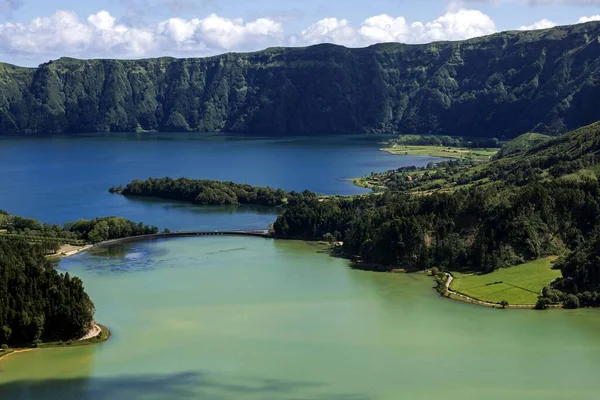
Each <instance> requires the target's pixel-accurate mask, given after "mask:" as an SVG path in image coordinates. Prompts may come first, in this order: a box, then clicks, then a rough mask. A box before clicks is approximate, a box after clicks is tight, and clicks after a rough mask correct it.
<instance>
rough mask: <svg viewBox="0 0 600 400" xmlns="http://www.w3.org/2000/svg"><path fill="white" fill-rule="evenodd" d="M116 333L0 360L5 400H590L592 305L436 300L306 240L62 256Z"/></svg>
mask: <svg viewBox="0 0 600 400" xmlns="http://www.w3.org/2000/svg"><path fill="white" fill-rule="evenodd" d="M61 269H62V270H64V271H68V272H69V273H70V274H73V275H77V276H80V277H81V278H82V279H83V280H84V282H85V285H86V289H87V290H88V292H89V293H90V295H91V296H92V297H93V299H94V300H95V302H96V306H97V308H98V311H97V318H98V320H99V321H101V322H102V323H105V324H106V325H108V326H109V327H110V328H111V329H112V332H113V337H112V338H111V339H110V340H109V341H108V342H106V343H103V344H100V345H96V346H84V347H79V348H70V349H64V348H61V349H49V350H41V351H33V352H29V353H23V354H18V355H13V356H9V357H8V358H7V359H6V360H3V361H1V362H0V369H1V372H0V398H2V399H48V400H59V399H89V400H92V399H93V400H97V399H111V400H113V399H124V400H132V399H133V400H138V399H139V400H142V399H144V400H146V399H175V400H177V399H252V400H269V399H273V400H275V399H277V400H281V399H284V400H287V399H289V400H292V399H344V400H345V399H351V400H355V399H356V400H358V399H381V400H397V399H410V400H413V399H436V398H445V399H448V400H464V399H492V400H496V399H497V400H506V399H519V400H527V399H535V400H537V399H539V400H548V399H571V398H572V399H578V400H585V399H589V400H591V399H597V398H598V397H597V390H598V380H597V374H598V371H599V370H600V339H599V338H598V331H599V330H600V313H598V312H597V311H589V310H580V311H575V312H570V311H562V310H558V311H556V312H555V311H549V312H534V311H530V310H496V309H487V308H480V307H476V306H472V305H468V304H463V303H459V302H454V301H450V300H447V299H443V298H440V297H439V296H438V295H437V293H436V292H435V291H434V290H432V289H431V287H432V284H433V282H432V280H431V279H430V278H428V277H426V276H423V275H418V274H416V275H403V274H377V273H368V272H363V271H355V270H352V269H350V268H348V266H347V264H346V262H345V261H344V260H341V259H337V258H333V257H329V256H328V255H326V254H322V249H320V248H319V247H316V246H314V245H311V244H307V243H303V242H287V241H273V240H268V239H260V238H244V237H202V238H184V239H169V240H164V239H163V240H155V241H150V242H141V243H133V244H130V245H126V246H120V247H119V248H117V249H114V250H113V251H108V250H106V249H102V250H101V251H97V252H92V253H88V254H82V255H79V256H76V257H73V258H70V259H65V260H63V261H62V262H61Z"/></svg>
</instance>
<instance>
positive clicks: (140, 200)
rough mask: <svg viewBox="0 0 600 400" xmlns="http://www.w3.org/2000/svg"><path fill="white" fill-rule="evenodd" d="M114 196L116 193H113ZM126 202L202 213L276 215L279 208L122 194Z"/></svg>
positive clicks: (279, 211)
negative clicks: (197, 202) (199, 202)
mask: <svg viewBox="0 0 600 400" xmlns="http://www.w3.org/2000/svg"><path fill="white" fill-rule="evenodd" d="M115 196H116V195H115ZM123 198H124V199H126V200H127V201H128V202H131V203H135V204H136V205H138V206H143V207H146V208H149V209H151V208H161V209H164V210H179V211H185V212H192V213H202V214H238V213H253V214H260V215H278V214H280V213H281V209H280V208H276V207H267V206H259V205H245V204H244V205H198V204H192V203H188V202H185V201H178V200H165V199H159V198H156V197H136V196H127V197H125V196H123Z"/></svg>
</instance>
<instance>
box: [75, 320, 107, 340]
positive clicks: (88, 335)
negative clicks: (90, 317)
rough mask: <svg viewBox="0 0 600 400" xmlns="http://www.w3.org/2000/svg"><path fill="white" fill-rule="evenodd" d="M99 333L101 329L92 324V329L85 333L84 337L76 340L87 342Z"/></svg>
mask: <svg viewBox="0 0 600 400" xmlns="http://www.w3.org/2000/svg"><path fill="white" fill-rule="evenodd" d="M100 332H102V328H100V326H99V325H98V324H96V323H95V322H94V326H93V327H92V329H90V331H89V332H88V333H86V334H85V336H84V337H82V338H81V339H78V340H88V339H91V338H95V337H96V336H98V335H99V334H100Z"/></svg>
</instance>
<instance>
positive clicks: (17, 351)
mask: <svg viewBox="0 0 600 400" xmlns="http://www.w3.org/2000/svg"><path fill="white" fill-rule="evenodd" d="M33 350H35V349H21V350H14V351H11V352H10V353H8V354H6V355H4V356H2V357H0V362H1V361H3V360H5V359H7V358H8V357H10V356H12V355H13V354H18V353H25V352H27V351H33Z"/></svg>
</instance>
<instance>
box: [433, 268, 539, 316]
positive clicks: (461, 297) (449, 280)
mask: <svg viewBox="0 0 600 400" xmlns="http://www.w3.org/2000/svg"><path fill="white" fill-rule="evenodd" d="M444 274H446V283H445V288H444V289H445V290H446V293H450V294H451V295H452V296H454V298H455V299H457V300H460V301H464V302H467V303H471V304H476V305H478V306H484V307H493V308H502V306H501V305H500V304H498V303H491V302H489V301H481V300H477V299H474V298H472V297H469V296H466V295H464V294H462V293H458V292H455V291H454V290H452V289H450V285H451V284H452V281H453V280H454V277H453V276H452V274H449V273H448V272H444ZM534 307H535V304H509V305H508V306H506V307H505V308H534Z"/></svg>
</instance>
